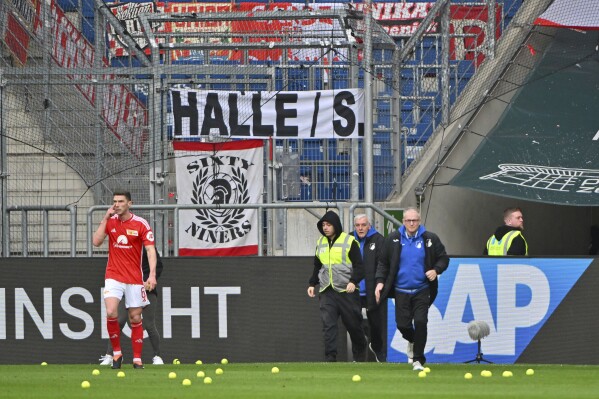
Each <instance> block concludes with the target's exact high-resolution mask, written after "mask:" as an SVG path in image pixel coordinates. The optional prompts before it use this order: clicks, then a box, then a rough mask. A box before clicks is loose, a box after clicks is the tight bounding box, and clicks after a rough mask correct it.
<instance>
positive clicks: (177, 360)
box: [173, 359, 181, 364]
mask: <svg viewBox="0 0 599 399" xmlns="http://www.w3.org/2000/svg"><path fill="white" fill-rule="evenodd" d="M173 364H181V361H180V360H179V359H173Z"/></svg>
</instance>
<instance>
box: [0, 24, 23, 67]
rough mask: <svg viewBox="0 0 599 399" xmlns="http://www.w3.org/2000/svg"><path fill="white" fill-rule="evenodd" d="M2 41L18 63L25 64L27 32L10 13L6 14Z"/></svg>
mask: <svg viewBox="0 0 599 399" xmlns="http://www.w3.org/2000/svg"><path fill="white" fill-rule="evenodd" d="M4 42H5V43H6V46H7V47H8V49H9V50H10V52H11V53H12V55H13V56H14V57H15V59H16V60H17V61H18V62H19V64H21V65H25V63H27V49H28V48H29V34H28V33H27V30H26V29H25V28H24V27H23V26H22V25H21V24H20V23H19V21H17V19H16V18H15V17H14V16H13V15H12V14H10V13H8V15H7V20H6V34H5V36H4Z"/></svg>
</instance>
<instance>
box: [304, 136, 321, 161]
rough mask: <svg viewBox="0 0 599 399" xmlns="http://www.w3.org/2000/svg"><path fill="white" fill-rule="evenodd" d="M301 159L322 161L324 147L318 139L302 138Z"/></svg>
mask: <svg viewBox="0 0 599 399" xmlns="http://www.w3.org/2000/svg"><path fill="white" fill-rule="evenodd" d="M301 144H302V151H301V158H300V160H302V161H322V160H324V149H323V146H322V141H321V140H320V139H305V140H302V142H301Z"/></svg>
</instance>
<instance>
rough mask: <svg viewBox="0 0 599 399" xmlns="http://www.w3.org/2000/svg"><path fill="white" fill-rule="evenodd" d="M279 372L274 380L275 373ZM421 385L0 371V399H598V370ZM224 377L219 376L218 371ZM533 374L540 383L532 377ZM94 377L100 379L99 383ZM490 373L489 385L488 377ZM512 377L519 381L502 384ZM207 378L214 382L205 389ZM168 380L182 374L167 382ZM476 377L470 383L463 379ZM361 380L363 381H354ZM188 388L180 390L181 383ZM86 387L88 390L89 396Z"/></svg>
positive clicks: (325, 372) (460, 370)
mask: <svg viewBox="0 0 599 399" xmlns="http://www.w3.org/2000/svg"><path fill="white" fill-rule="evenodd" d="M274 366H277V367H278V368H279V369H280V372H279V373H277V374H273V373H272V372H271V370H272V367H274ZM427 366H428V367H430V369H431V371H430V373H428V374H427V376H426V377H424V378H421V377H419V376H418V373H417V372H414V371H412V370H411V368H410V366H408V365H407V364H395V363H328V364H327V363H277V364H275V363H242V364H236V363H234V362H233V363H229V364H226V365H221V364H203V365H195V364H178V365H173V364H167V365H164V366H152V365H146V368H145V369H144V370H134V369H133V368H132V366H131V365H130V364H127V365H123V368H122V371H123V372H124V373H125V377H123V378H119V377H117V370H112V369H110V368H106V367H101V366H97V365H54V364H50V365H47V366H42V365H1V366H0V397H1V398H3V399H10V398H15V399H17V398H18V399H24V398H36V399H37V398H43V399H52V398H117V397H121V398H122V397H136V398H160V399H167V398H176V399H184V398H203V399H209V398H256V399H258V398H259V399H268V398H331V397H336V398H343V399H347V398H375V397H376V398H392V397H393V398H400V397H403V398H416V397H419V398H477V399H486V398H542V399H549V398H597V397H599V367H598V366H571V365H568V366H560V365H520V364H518V365H496V364H493V365H487V364H480V365H479V364H469V365H464V364H427ZM217 368H222V369H223V370H224V373H223V374H221V375H217V374H216V373H215V370H216V369H217ZM529 368H532V369H533V370H534V375H532V376H529V375H526V370H527V369H529ZM94 369H98V370H100V375H93V374H92V371H93V370H94ZM482 370H489V371H491V372H492V374H493V375H492V376H491V377H482V376H481V371H482ZM506 370H509V371H511V372H512V373H513V377H503V376H502V374H503V371H506ZM198 371H203V372H204V373H205V375H206V376H208V377H211V378H212V383H211V384H204V381H203V378H199V377H197V373H198ZM170 372H175V373H176V374H177V376H176V378H174V379H169V377H168V375H169V373H170ZM468 372H470V373H472V375H473V378H472V379H470V380H467V379H465V378H464V374H466V373H468ZM356 374H357V375H360V377H361V381H359V382H354V381H352V377H353V376H354V375H356ZM186 378H187V379H189V380H190V381H191V385H190V386H184V385H183V384H182V381H183V379H186ZM83 381H89V383H90V387H89V388H87V389H83V388H82V387H81V384H82V382H83Z"/></svg>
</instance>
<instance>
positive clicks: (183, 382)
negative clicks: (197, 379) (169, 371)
mask: <svg viewBox="0 0 599 399" xmlns="http://www.w3.org/2000/svg"><path fill="white" fill-rule="evenodd" d="M181 384H182V385H183V386H186V387H188V386H190V385H191V381H190V380H189V379H188V378H186V379H184V380H183V381H182V382H181Z"/></svg>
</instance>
